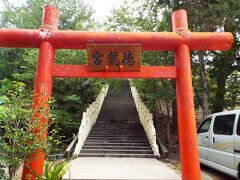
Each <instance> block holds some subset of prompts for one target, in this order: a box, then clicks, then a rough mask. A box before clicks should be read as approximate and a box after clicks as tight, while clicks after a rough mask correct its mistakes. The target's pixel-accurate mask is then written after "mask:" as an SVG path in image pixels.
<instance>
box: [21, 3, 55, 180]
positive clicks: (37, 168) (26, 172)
mask: <svg viewBox="0 0 240 180" xmlns="http://www.w3.org/2000/svg"><path fill="white" fill-rule="evenodd" d="M44 14H45V15H48V16H47V17H45V16H44V17H43V22H42V24H44V25H47V23H52V24H49V26H50V29H54V28H53V27H52V26H57V24H55V22H57V21H58V18H59V10H58V9H57V8H55V7H54V6H45V7H44ZM50 29H48V30H49V31H50ZM54 56H55V49H54V47H53V46H52V45H51V43H49V42H45V41H43V42H41V43H40V48H39V59H38V65H37V71H36V79H35V86H34V98H33V107H32V108H33V109H34V110H35V112H36V113H35V114H34V117H33V121H34V120H36V118H38V119H39V120H40V122H39V124H38V127H36V128H35V129H33V132H32V133H33V134H38V133H41V134H40V135H41V137H40V138H41V139H40V140H41V141H42V140H45V138H47V131H46V132H41V129H42V128H43V127H44V126H46V125H48V119H47V118H46V115H44V116H43V115H41V114H40V113H39V109H42V108H44V109H46V111H48V110H49V107H48V103H47V102H48V100H49V99H50V97H51V95H52V69H53V65H54ZM42 133H43V134H42ZM44 156H45V154H44V152H43V151H42V149H36V151H35V152H33V154H31V155H30V157H29V159H28V160H27V161H25V163H24V167H23V174H22V179H23V180H26V179H29V180H35V174H37V175H38V176H42V172H43V165H44ZM30 169H31V170H30ZM33 172H35V173H33Z"/></svg>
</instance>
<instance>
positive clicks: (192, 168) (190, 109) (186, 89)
mask: <svg viewBox="0 0 240 180" xmlns="http://www.w3.org/2000/svg"><path fill="white" fill-rule="evenodd" d="M172 28H173V32H176V33H178V34H180V35H181V36H189V35H190V34H191V33H190V32H189V30H188V22H187V13H186V11H185V10H182V9H180V10H177V11H174V13H173V14H172ZM174 55H175V66H176V68H177V79H176V96H177V111H178V129H179V130H178V131H179V142H180V159H181V169H182V179H183V180H199V179H201V176H200V165H199V156H198V144H197V130H196V118H195V110H194V99H193V88H192V73H191V62H190V49H189V46H188V45H187V44H184V43H183V44H180V45H178V47H177V48H176V49H175V54H174Z"/></svg>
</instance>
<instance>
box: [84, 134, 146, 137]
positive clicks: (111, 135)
mask: <svg viewBox="0 0 240 180" xmlns="http://www.w3.org/2000/svg"><path fill="white" fill-rule="evenodd" d="M88 137H91V138H94V137H102V138H105V137H119V138H121V137H130V138H134V137H135V138H147V137H146V135H145V134H127V135H123V134H111V133H109V134H106V133H104V134H92V133H91V134H90V135H89V136H88Z"/></svg>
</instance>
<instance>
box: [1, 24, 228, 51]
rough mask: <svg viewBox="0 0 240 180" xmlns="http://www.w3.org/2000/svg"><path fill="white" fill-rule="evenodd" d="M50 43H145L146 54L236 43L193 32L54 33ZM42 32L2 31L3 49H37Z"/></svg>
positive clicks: (221, 47)
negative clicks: (179, 48)
mask: <svg viewBox="0 0 240 180" xmlns="http://www.w3.org/2000/svg"><path fill="white" fill-rule="evenodd" d="M48 41H49V42H51V43H52V44H53V46H54V47H55V48H56V49H86V45H87V44H88V43H91V44H92V43H95V44H97V43H100V44H103V43H106V44H107V43H111V44H131V43H139V44H142V49H143V50H144V51H150V50H159V51H173V50H175V49H176V48H177V47H178V46H179V45H180V44H187V45H188V46H189V48H190V50H228V49H230V48H231V46H232V43H233V36H232V34H231V33H228V32H226V33H218V32H206V33H205V32H193V33H190V32H189V34H187V35H185V36H180V35H179V34H177V33H175V32H85V31H70V30H63V31H53V32H51V33H50V35H49V37H48ZM40 42H41V38H40V31H39V30H19V29H0V47H19V48H20V47H21V48H38V47H39V43H40Z"/></svg>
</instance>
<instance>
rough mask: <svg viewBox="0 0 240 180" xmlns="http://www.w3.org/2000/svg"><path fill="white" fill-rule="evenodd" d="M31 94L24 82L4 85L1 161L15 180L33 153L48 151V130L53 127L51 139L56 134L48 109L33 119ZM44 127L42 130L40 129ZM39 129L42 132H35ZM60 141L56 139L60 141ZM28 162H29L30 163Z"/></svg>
mask: <svg viewBox="0 0 240 180" xmlns="http://www.w3.org/2000/svg"><path fill="white" fill-rule="evenodd" d="M29 94H30V93H29V91H28V90H27V89H26V86H25V84H23V83H21V82H15V81H10V80H8V79H4V80H3V81H2V84H1V86H0V126H1V130H2V140H1V145H0V160H1V163H3V164H5V165H6V166H7V167H8V170H9V177H10V179H11V180H13V179H15V174H16V171H17V170H18V168H19V167H20V165H21V164H22V163H23V162H24V161H26V160H28V157H29V155H30V154H32V153H33V152H34V151H35V150H36V149H43V150H44V151H45V152H46V151H47V149H48V144H47V143H46V140H45V139H44V140H43V139H42V136H44V134H45V132H46V131H47V129H48V127H49V126H51V127H52V128H51V130H50V132H49V135H50V136H49V137H50V138H49V139H51V136H54V135H55V134H56V133H55V132H56V131H55V129H54V128H53V126H52V124H53V122H54V121H51V120H50V119H51V118H50V116H48V115H47V110H46V109H45V108H40V109H38V110H36V111H38V112H40V116H39V117H38V118H34V119H32V117H34V114H35V113H36V111H33V110H31V100H30V98H29ZM43 116H44V117H46V118H48V119H49V120H50V122H49V125H43V124H42V123H40V118H41V117H43ZM39 126H41V128H37V127H39ZM36 129H38V133H34V131H35V130H36ZM56 141H57V139H54V142H56ZM27 163H29V162H28V161H27Z"/></svg>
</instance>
